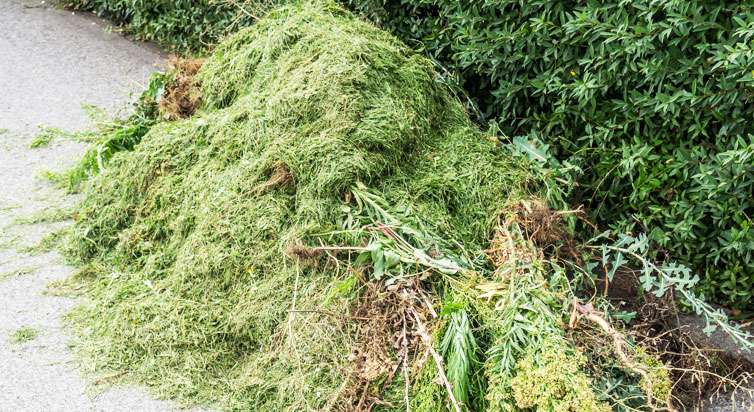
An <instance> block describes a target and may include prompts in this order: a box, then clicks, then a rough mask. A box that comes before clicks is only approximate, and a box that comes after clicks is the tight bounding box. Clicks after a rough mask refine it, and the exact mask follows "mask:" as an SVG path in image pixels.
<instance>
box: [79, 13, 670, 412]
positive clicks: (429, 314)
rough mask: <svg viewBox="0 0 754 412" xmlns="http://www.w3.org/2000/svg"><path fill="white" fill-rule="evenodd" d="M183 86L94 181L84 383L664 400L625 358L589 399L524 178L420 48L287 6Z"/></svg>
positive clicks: (410, 399) (251, 397)
mask: <svg viewBox="0 0 754 412" xmlns="http://www.w3.org/2000/svg"><path fill="white" fill-rule="evenodd" d="M196 84H197V85H200V87H199V86H197V87H198V88H197V90H196V91H195V92H196V93H200V94H201V102H202V106H201V108H200V109H199V110H198V111H197V112H196V113H195V114H193V116H191V117H188V118H186V119H180V120H175V121H170V122H168V121H165V122H160V123H157V124H155V125H154V126H151V129H150V130H149V132H148V133H147V134H146V135H145V136H144V137H143V138H142V139H141V142H140V143H139V144H137V145H135V147H134V148H133V150H130V151H123V152H120V153H118V154H116V155H115V156H113V157H112V159H111V160H110V162H109V163H108V164H107V165H106V167H104V168H103V170H102V171H101V172H100V173H99V174H97V175H95V176H93V177H92V178H91V179H90V180H89V181H88V182H87V183H86V185H85V189H84V190H85V198H84V200H83V201H82V203H81V205H80V210H79V211H78V215H77V219H76V220H77V221H76V224H75V226H74V228H73V234H72V237H71V239H72V242H71V244H70V250H71V252H72V253H73V256H75V257H76V258H77V259H79V260H80V261H81V262H82V263H83V264H84V266H83V267H82V269H81V270H79V271H78V272H77V274H76V276H75V278H74V281H75V282H80V284H82V285H84V286H85V287H86V291H87V293H88V296H89V298H90V299H88V300H87V302H86V303H84V304H83V305H82V306H81V307H79V308H78V309H77V310H75V311H74V313H73V314H72V321H73V325H75V327H76V328H77V329H78V330H79V332H80V334H81V335H82V337H83V338H82V340H80V342H79V346H80V348H81V349H83V350H84V352H86V353H87V358H88V359H89V361H90V362H91V364H92V365H94V366H95V367H96V368H97V369H98V370H101V369H106V370H111V371H113V372H115V373H117V372H122V371H129V374H128V375H127V377H131V378H135V379H138V380H140V381H143V382H146V383H148V384H150V385H152V386H155V387H156V388H157V389H158V390H160V391H162V392H163V393H165V394H168V395H171V396H173V397H176V398H178V399H180V400H183V401H184V402H197V403H207V404H210V405H216V406H217V407H218V408H221V409H233V410H255V411H301V410H374V411H378V410H411V411H443V410H453V411H462V410H489V411H503V410H506V411H507V410H542V411H573V412H576V411H578V412H584V411H608V410H611V408H612V406H613V403H614V402H622V403H623V404H624V405H623V406H624V407H625V408H629V407H639V408H641V407H652V406H662V405H664V403H665V402H667V397H668V392H667V379H668V378H667V371H666V370H665V369H664V368H663V367H662V365H661V364H659V363H658V362H656V361H654V360H653V359H651V358H650V357H648V356H647V355H645V354H644V355H643V354H642V353H643V352H641V351H640V350H638V349H637V348H634V347H632V346H630V345H628V346H624V347H623V351H625V353H624V352H620V353H619V354H620V355H625V356H626V359H625V360H624V359H621V358H620V357H619V356H618V354H616V355H615V356H614V358H615V365H616V366H615V368H614V370H617V371H618V372H615V373H618V374H622V375H621V376H622V377H621V382H622V383H621V385H620V388H622V389H615V388H607V389H605V387H604V386H603V387H602V388H600V387H598V383H599V382H603V383H604V377H603V376H595V375H594V373H592V372H590V371H593V369H589V368H587V366H586V362H587V360H586V357H585V356H584V355H583V354H582V353H581V352H580V351H579V350H577V349H576V348H575V347H574V345H573V343H572V341H571V340H570V339H569V337H568V334H567V333H566V330H565V329H564V327H563V325H562V320H563V319H564V318H563V316H564V313H568V310H569V309H568V308H570V305H571V302H572V299H573V297H574V295H573V292H572V291H571V289H570V285H569V282H568V280H567V278H566V277H565V275H564V272H563V271H553V270H552V269H551V267H550V265H551V264H550V263H546V262H545V261H544V259H543V257H542V256H543V255H542V253H541V251H540V250H538V249H537V248H536V247H534V245H533V243H532V242H531V241H530V239H529V236H528V232H527V228H526V226H525V225H524V224H523V223H524V222H525V221H526V219H525V218H523V216H524V215H525V214H526V211H527V210H529V211H531V209H532V207H534V206H536V204H535V203H531V201H529V200H526V199H528V198H530V197H531V196H532V195H533V194H535V193H533V191H536V190H537V182H536V179H535V178H534V177H532V176H531V175H530V174H529V172H528V170H529V169H528V167H527V165H526V164H525V162H524V160H522V158H521V157H519V156H516V155H514V154H513V153H511V152H510V151H509V149H507V148H506V147H505V146H500V145H498V144H497V143H496V142H495V141H493V140H490V139H488V138H486V136H484V135H483V133H482V132H480V131H479V130H478V129H477V128H476V127H475V126H474V125H473V124H472V123H471V122H470V121H469V119H468V117H467V115H466V113H465V111H464V109H463V107H462V105H461V104H460V103H459V102H458V101H457V99H456V98H455V97H454V96H453V95H452V94H451V93H450V92H448V91H447V90H446V89H445V87H444V86H443V85H441V84H439V83H438V82H436V81H435V80H434V72H433V68H432V65H431V63H430V62H429V61H428V60H427V59H425V58H424V57H421V56H418V55H415V54H413V53H412V52H411V51H410V50H409V49H408V48H406V47H405V46H404V45H403V44H401V43H400V42H399V41H398V40H396V39H395V38H393V37H392V36H391V35H389V34H387V33H385V32H383V31H381V30H379V29H377V28H375V27H373V26H371V25H370V24H368V23H366V22H362V21H360V20H358V19H355V18H354V17H353V16H352V15H351V14H350V13H348V12H347V11H345V10H344V9H342V8H341V7H340V6H337V5H335V4H334V3H331V2H327V1H322V2H301V3H296V4H292V5H288V6H285V7H283V8H280V9H277V10H275V11H273V12H271V13H270V14H268V15H267V16H266V17H265V18H263V19H261V20H260V21H259V22H258V23H256V24H255V25H254V26H253V27H250V28H248V29H244V30H242V31H240V32H238V33H237V34H235V35H233V36H232V37H230V38H229V39H228V40H226V41H225V42H224V43H222V44H221V45H220V46H219V47H218V48H217V49H216V50H215V51H214V53H213V54H212V55H211V56H210V57H209V58H208V59H207V61H206V62H205V63H204V65H203V67H202V68H201V70H200V71H199V73H198V74H197V76H196ZM490 239H493V240H492V242H490ZM574 307H575V306H574ZM572 326H573V325H572ZM612 332H615V331H612ZM615 333H617V332H615ZM620 390H624V391H625V393H624V392H620ZM625 394H629V395H630V400H628V401H625V400H623V399H624V398H626V396H628V395H625ZM624 395H625V396H624ZM625 408H624V409H625Z"/></svg>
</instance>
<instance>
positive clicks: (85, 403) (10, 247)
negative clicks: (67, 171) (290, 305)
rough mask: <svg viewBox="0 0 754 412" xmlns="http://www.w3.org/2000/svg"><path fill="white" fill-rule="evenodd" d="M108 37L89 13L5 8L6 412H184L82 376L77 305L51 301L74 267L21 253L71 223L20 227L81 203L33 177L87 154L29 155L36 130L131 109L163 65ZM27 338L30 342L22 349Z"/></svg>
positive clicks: (1, 124)
mask: <svg viewBox="0 0 754 412" xmlns="http://www.w3.org/2000/svg"><path fill="white" fill-rule="evenodd" d="M48 3H49V2H48ZM106 28H107V22H106V21H105V20H102V19H99V18H96V17H94V16H92V15H91V14H88V13H79V12H76V13H72V12H71V11H67V10H58V9H56V8H55V7H48V6H47V4H43V3H42V2H41V1H40V0H36V1H35V2H33V3H32V2H28V1H20V0H17V1H13V0H0V412H58V411H61V412H63V411H65V412H81V411H103V412H104V411H108V412H111V411H112V412H115V411H129V412H162V411H171V410H175V408H173V407H172V406H171V404H170V403H168V402H165V401H157V400H154V399H152V398H151V397H150V396H149V392H148V390H146V389H145V388H133V387H127V388H118V387H110V385H111V383H110V382H109V380H105V383H104V384H100V385H96V386H93V385H92V384H91V383H92V382H91V381H87V380H86V379H85V378H84V377H83V375H82V369H84V368H86V365H78V364H77V362H76V360H75V357H74V356H73V354H72V353H71V350H70V348H69V347H68V345H69V342H70V339H71V338H70V336H69V333H67V331H65V330H64V325H63V322H62V318H63V316H64V315H65V313H66V312H67V311H69V310H70V308H71V307H73V305H75V303H76V302H75V301H74V300H72V299H69V298H65V297H57V296H50V295H45V294H43V292H44V290H45V287H46V286H47V284H49V283H50V282H54V281H56V280H61V279H64V278H65V277H67V276H68V275H69V274H70V273H71V272H72V270H73V269H72V268H71V267H69V266H66V265H65V264H64V263H63V259H62V258H61V257H60V256H59V255H58V254H57V253H56V252H48V253H44V254H39V255H36V256H32V255H31V254H29V253H26V252H23V250H24V247H28V246H34V245H36V244H38V242H39V240H40V239H42V238H43V237H44V236H45V235H47V234H49V233H51V232H52V231H53V230H54V229H56V228H59V227H61V225H67V224H70V222H47V223H44V222H43V223H36V224H27V223H20V222H19V220H18V219H23V218H27V219H28V218H29V217H33V216H37V217H39V216H41V215H40V212H44V211H47V212H48V213H49V212H54V211H55V210H57V209H59V208H61V207H70V205H71V204H72V202H74V201H75V198H72V197H70V196H63V195H62V194H61V193H60V191H58V190H57V189H55V188H54V187H53V186H52V185H51V184H49V183H47V182H46V181H44V180H42V179H39V178H36V177H35V176H36V175H37V174H38V173H39V171H40V170H41V169H42V168H48V169H53V170H62V169H63V168H65V167H67V166H68V165H70V164H71V163H72V162H73V161H75V159H76V157H77V156H80V154H81V152H82V150H83V149H84V145H82V144H80V143H73V142H62V143H53V144H52V145H50V147H47V148H41V149H29V143H30V142H31V140H32V139H33V136H34V135H35V134H39V133H40V129H39V127H38V126H39V125H44V126H48V127H55V128H61V129H66V130H76V129H78V130H81V129H85V128H86V127H87V123H88V120H87V118H86V116H85V115H84V112H83V111H82V109H81V103H88V104H93V105H97V106H99V107H102V108H106V109H109V110H114V109H116V108H119V107H123V105H124V103H125V102H126V101H128V99H129V92H131V91H133V92H139V91H140V90H141V89H142V88H143V87H144V85H145V84H146V81H147V79H148V78H149V75H150V74H151V72H153V71H154V70H156V69H157V66H156V65H157V64H160V63H161V62H162V55H161V54H159V53H158V50H157V49H156V48H155V47H153V46H149V45H146V44H144V43H140V42H132V41H130V40H128V39H126V38H125V37H123V36H121V35H119V34H117V33H114V32H111V31H108V30H106ZM25 328H28V329H26V330H27V331H29V332H32V331H33V332H34V333H30V334H29V335H28V336H27V338H28V337H31V339H29V340H26V341H20V342H19V341H17V339H15V338H16V337H17V334H18V332H19V330H24V329H25ZM35 334H36V336H34V335H35Z"/></svg>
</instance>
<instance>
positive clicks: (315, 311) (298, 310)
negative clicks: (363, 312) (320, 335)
mask: <svg viewBox="0 0 754 412" xmlns="http://www.w3.org/2000/svg"><path fill="white" fill-rule="evenodd" d="M288 313H319V314H322V315H330V316H335V317H337V318H340V317H343V315H338V314H337V313H333V312H326V311H324V310H316V309H288ZM348 318H349V319H355V320H372V318H362V317H359V316H349V317H348Z"/></svg>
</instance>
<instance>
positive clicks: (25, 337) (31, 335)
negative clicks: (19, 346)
mask: <svg viewBox="0 0 754 412" xmlns="http://www.w3.org/2000/svg"><path fill="white" fill-rule="evenodd" d="M38 335H39V330H37V329H34V328H21V329H18V330H17V331H15V332H13V334H12V335H11V336H10V342H11V343H24V342H28V341H30V340H34V339H36V337H37V336H38Z"/></svg>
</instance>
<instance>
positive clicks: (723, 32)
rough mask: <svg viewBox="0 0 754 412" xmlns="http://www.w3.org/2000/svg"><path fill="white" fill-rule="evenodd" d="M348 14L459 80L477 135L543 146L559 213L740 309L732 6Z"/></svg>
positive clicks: (753, 234)
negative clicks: (591, 217)
mask: <svg viewBox="0 0 754 412" xmlns="http://www.w3.org/2000/svg"><path fill="white" fill-rule="evenodd" d="M350 2H351V4H352V5H353V6H354V7H356V8H358V9H360V10H362V11H364V13H365V15H366V16H367V17H368V18H370V19H371V20H373V21H375V22H377V23H379V24H380V25H382V26H383V27H385V28H387V29H389V30H390V31H392V32H393V33H396V34H398V35H399V36H401V37H403V38H404V40H406V39H412V40H416V41H421V42H423V43H424V45H425V47H426V49H427V52H428V53H429V54H430V55H432V56H433V57H434V59H435V60H436V61H438V62H440V63H441V64H442V65H444V66H445V67H447V68H448V69H449V71H450V72H454V73H457V74H458V75H457V77H449V78H448V79H449V80H451V81H454V82H456V83H457V84H458V85H461V86H463V88H464V89H465V90H466V91H467V92H468V94H469V95H470V96H472V97H473V98H474V99H475V101H476V103H477V104H478V106H479V108H480V111H479V112H478V115H479V117H480V118H481V119H482V120H483V121H484V120H488V119H494V122H490V123H491V124H492V126H497V125H499V128H500V130H501V131H502V132H503V133H504V134H506V135H508V136H511V137H513V138H518V139H519V141H521V140H523V139H525V140H524V141H526V142H529V145H532V144H534V146H535V147H536V146H537V144H538V143H537V142H543V143H547V145H549V147H550V151H551V152H552V155H553V156H554V157H555V159H553V161H551V162H550V164H549V166H552V167H557V168H559V169H561V170H560V177H563V178H567V179H566V180H568V181H570V182H571V183H572V184H571V186H570V190H569V193H568V194H569V198H568V201H569V202H571V203H586V204H587V205H589V206H591V209H592V210H593V212H594V214H595V215H596V217H597V221H598V222H601V223H603V224H608V225H610V226H611V227H612V228H614V229H619V230H622V231H627V232H628V231H631V232H636V231H644V230H645V229H644V228H645V227H647V228H650V229H651V230H648V232H649V233H647V234H648V236H649V238H650V239H651V240H652V241H653V242H654V244H655V245H656V249H657V250H664V251H667V253H668V254H669V255H672V258H673V259H678V260H680V261H683V262H685V263H687V264H690V265H691V266H692V267H693V268H694V269H695V271H697V272H698V273H699V274H700V275H701V276H702V277H703V278H704V282H703V287H702V289H703V291H705V292H706V293H707V294H708V295H713V296H714V297H715V298H716V299H717V300H718V301H720V302H723V303H732V304H734V305H737V306H744V305H747V302H748V301H750V298H751V297H752V294H754V288H752V280H753V278H754V252H753V251H754V230H753V229H752V217H754V198H752V193H753V192H754V170H752V167H754V161H753V160H754V159H752V156H754V135H752V134H751V131H752V130H754V129H753V128H752V127H753V126H754V105H752V95H753V93H754V52H753V51H752V36H753V35H754V12H753V11H752V10H754V9H752V8H751V7H743V6H742V5H741V3H740V2H733V1H728V2H724V1H718V2H703V1H691V2H683V1H657V0H641V1H630V2H628V1H623V2H609V3H608V2H596V1H588V2H572V1H532V2H479V1H443V0H439V1H437V0H435V1H429V0H419V1H374V0H372V1H366V2H364V1H359V0H351V1H350ZM408 42H409V44H411V41H408ZM414 43H415V42H414ZM539 144H541V143H539ZM539 149H543V148H542V147H540V148H539ZM576 183H577V184H576ZM658 258H665V256H663V255H662V254H660V255H659V256H658ZM748 306H749V307H752V305H751V304H748Z"/></svg>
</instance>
